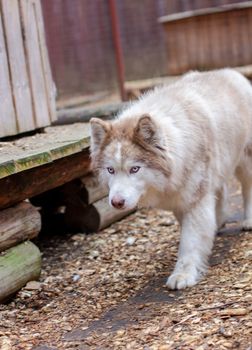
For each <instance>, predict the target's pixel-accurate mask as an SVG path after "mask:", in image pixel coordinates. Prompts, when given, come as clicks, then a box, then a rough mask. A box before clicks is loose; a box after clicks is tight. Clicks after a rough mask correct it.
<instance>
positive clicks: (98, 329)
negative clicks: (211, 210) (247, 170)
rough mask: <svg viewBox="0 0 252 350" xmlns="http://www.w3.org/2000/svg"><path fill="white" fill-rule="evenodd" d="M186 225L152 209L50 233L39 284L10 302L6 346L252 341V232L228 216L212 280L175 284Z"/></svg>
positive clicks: (2, 339)
mask: <svg viewBox="0 0 252 350" xmlns="http://www.w3.org/2000/svg"><path fill="white" fill-rule="evenodd" d="M236 195H237V193H235V194H233V196H232V203H233V212H237V198H236V197H237V196H236ZM178 229H179V228H178V225H177V223H176V222H175V220H174V218H173V216H172V215H171V214H170V213H167V212H163V211H160V210H150V211H147V210H142V211H138V212H137V213H135V214H133V215H131V216H129V217H127V218H126V219H124V220H122V221H120V222H117V223H115V224H114V225H112V226H110V227H109V228H107V229H106V230H103V231H102V232H99V233H98V234H92V235H84V234H75V235H70V234H69V235H67V236H53V235H48V236H46V237H45V236H44V237H41V238H40V239H39V242H37V243H38V245H39V247H40V249H41V251H42V253H43V272H42V275H41V278H40V280H39V283H37V282H35V283H34V282H31V283H29V284H28V285H27V286H26V287H24V288H23V289H22V290H21V291H20V292H19V293H18V294H17V295H16V296H15V298H14V299H12V300H11V301H10V302H9V303H8V304H6V305H1V306H0V345H1V346H0V349H1V350H11V349H14V350H19V349H20V350H21V349H27V350H28V349H36V350H42V349H43V350H46V349H47V350H49V349H58V350H64V349H69V350H70V349H71V350H72V349H78V350H84V349H99V350H102V349H116V350H117V349H130V350H131V349H132V350H134V349H145V350H148V349H151V350H155V349H157V350H168V349H181V350H182V349H183V350H184V349H185V350H186V349H193V350H194V349H197V350H205V349H217V350H218V349H244V350H251V349H252V239H251V237H252V236H251V233H248V232H241V231H240V230H239V227H238V226H237V224H228V225H227V227H226V228H225V229H223V230H222V232H221V233H220V234H218V236H217V238H216V244H215V249H214V253H213V256H212V258H211V268H210V270H209V272H208V274H207V276H206V277H205V279H204V280H203V281H202V282H200V283H199V284H198V285H197V286H195V287H193V288H190V289H186V290H183V291H170V290H168V289H167V287H166V286H165V281H166V278H167V276H168V274H169V273H170V272H171V271H172V268H173V266H174V263H175V260H176V253H177V248H178V241H179V235H178Z"/></svg>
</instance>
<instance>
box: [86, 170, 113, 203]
mask: <svg viewBox="0 0 252 350" xmlns="http://www.w3.org/2000/svg"><path fill="white" fill-rule="evenodd" d="M80 180H81V183H82V184H83V186H84V190H85V191H86V198H85V203H86V204H92V203H94V202H97V201H98V200H99V199H102V198H104V197H106V196H107V195H108V188H107V187H106V186H104V185H102V184H101V183H99V181H98V179H97V178H96V177H95V176H93V175H87V176H83V177H81V178H80Z"/></svg>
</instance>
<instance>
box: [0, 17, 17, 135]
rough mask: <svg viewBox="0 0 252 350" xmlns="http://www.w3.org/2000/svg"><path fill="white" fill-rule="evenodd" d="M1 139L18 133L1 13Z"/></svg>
mask: <svg viewBox="0 0 252 350" xmlns="http://www.w3.org/2000/svg"><path fill="white" fill-rule="evenodd" d="M0 77H1V79H0V106H1V107H0V111H1V112H0V126H1V128H0V137H1V136H5V135H10V134H12V133H17V124H16V114H15V109H14V105H13V98H12V91H11V83H10V74H9V65H8V57H7V53H6V45H5V37H4V33H3V22H2V14H1V13H0Z"/></svg>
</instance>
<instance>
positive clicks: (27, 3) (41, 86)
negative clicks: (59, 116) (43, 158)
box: [19, 0, 51, 128]
mask: <svg viewBox="0 0 252 350" xmlns="http://www.w3.org/2000/svg"><path fill="white" fill-rule="evenodd" d="M19 5H20V14H21V24H22V30H23V38H24V48H25V53H26V60H27V71H28V76H29V82H30V88H31V94H32V104H33V113H34V119H35V127H36V128H39V127H42V126H46V125H49V124H50V123H51V119H50V113H49V106H48V100H47V92H46V84H45V76H44V70H43V61H42V56H41V49H40V39H39V34H38V28H37V22H36V20H37V16H36V13H35V11H36V8H35V3H34V1H33V0H22V1H19Z"/></svg>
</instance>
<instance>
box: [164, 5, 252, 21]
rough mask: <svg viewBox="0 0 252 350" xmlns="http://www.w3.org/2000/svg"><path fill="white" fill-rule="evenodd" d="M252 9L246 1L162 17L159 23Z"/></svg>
mask: <svg viewBox="0 0 252 350" xmlns="http://www.w3.org/2000/svg"><path fill="white" fill-rule="evenodd" d="M251 7H252V2H251V1H244V2H240V3H235V4H226V5H223V6H218V7H210V8H202V9H197V10H192V11H185V12H180V13H173V14H171V15H167V16H162V17H160V18H159V19H158V21H159V23H169V22H174V21H179V20H182V19H186V18H191V17H197V16H204V15H211V14H212V15H214V14H216V13H221V12H229V11H234V10H246V9H249V8H251Z"/></svg>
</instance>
